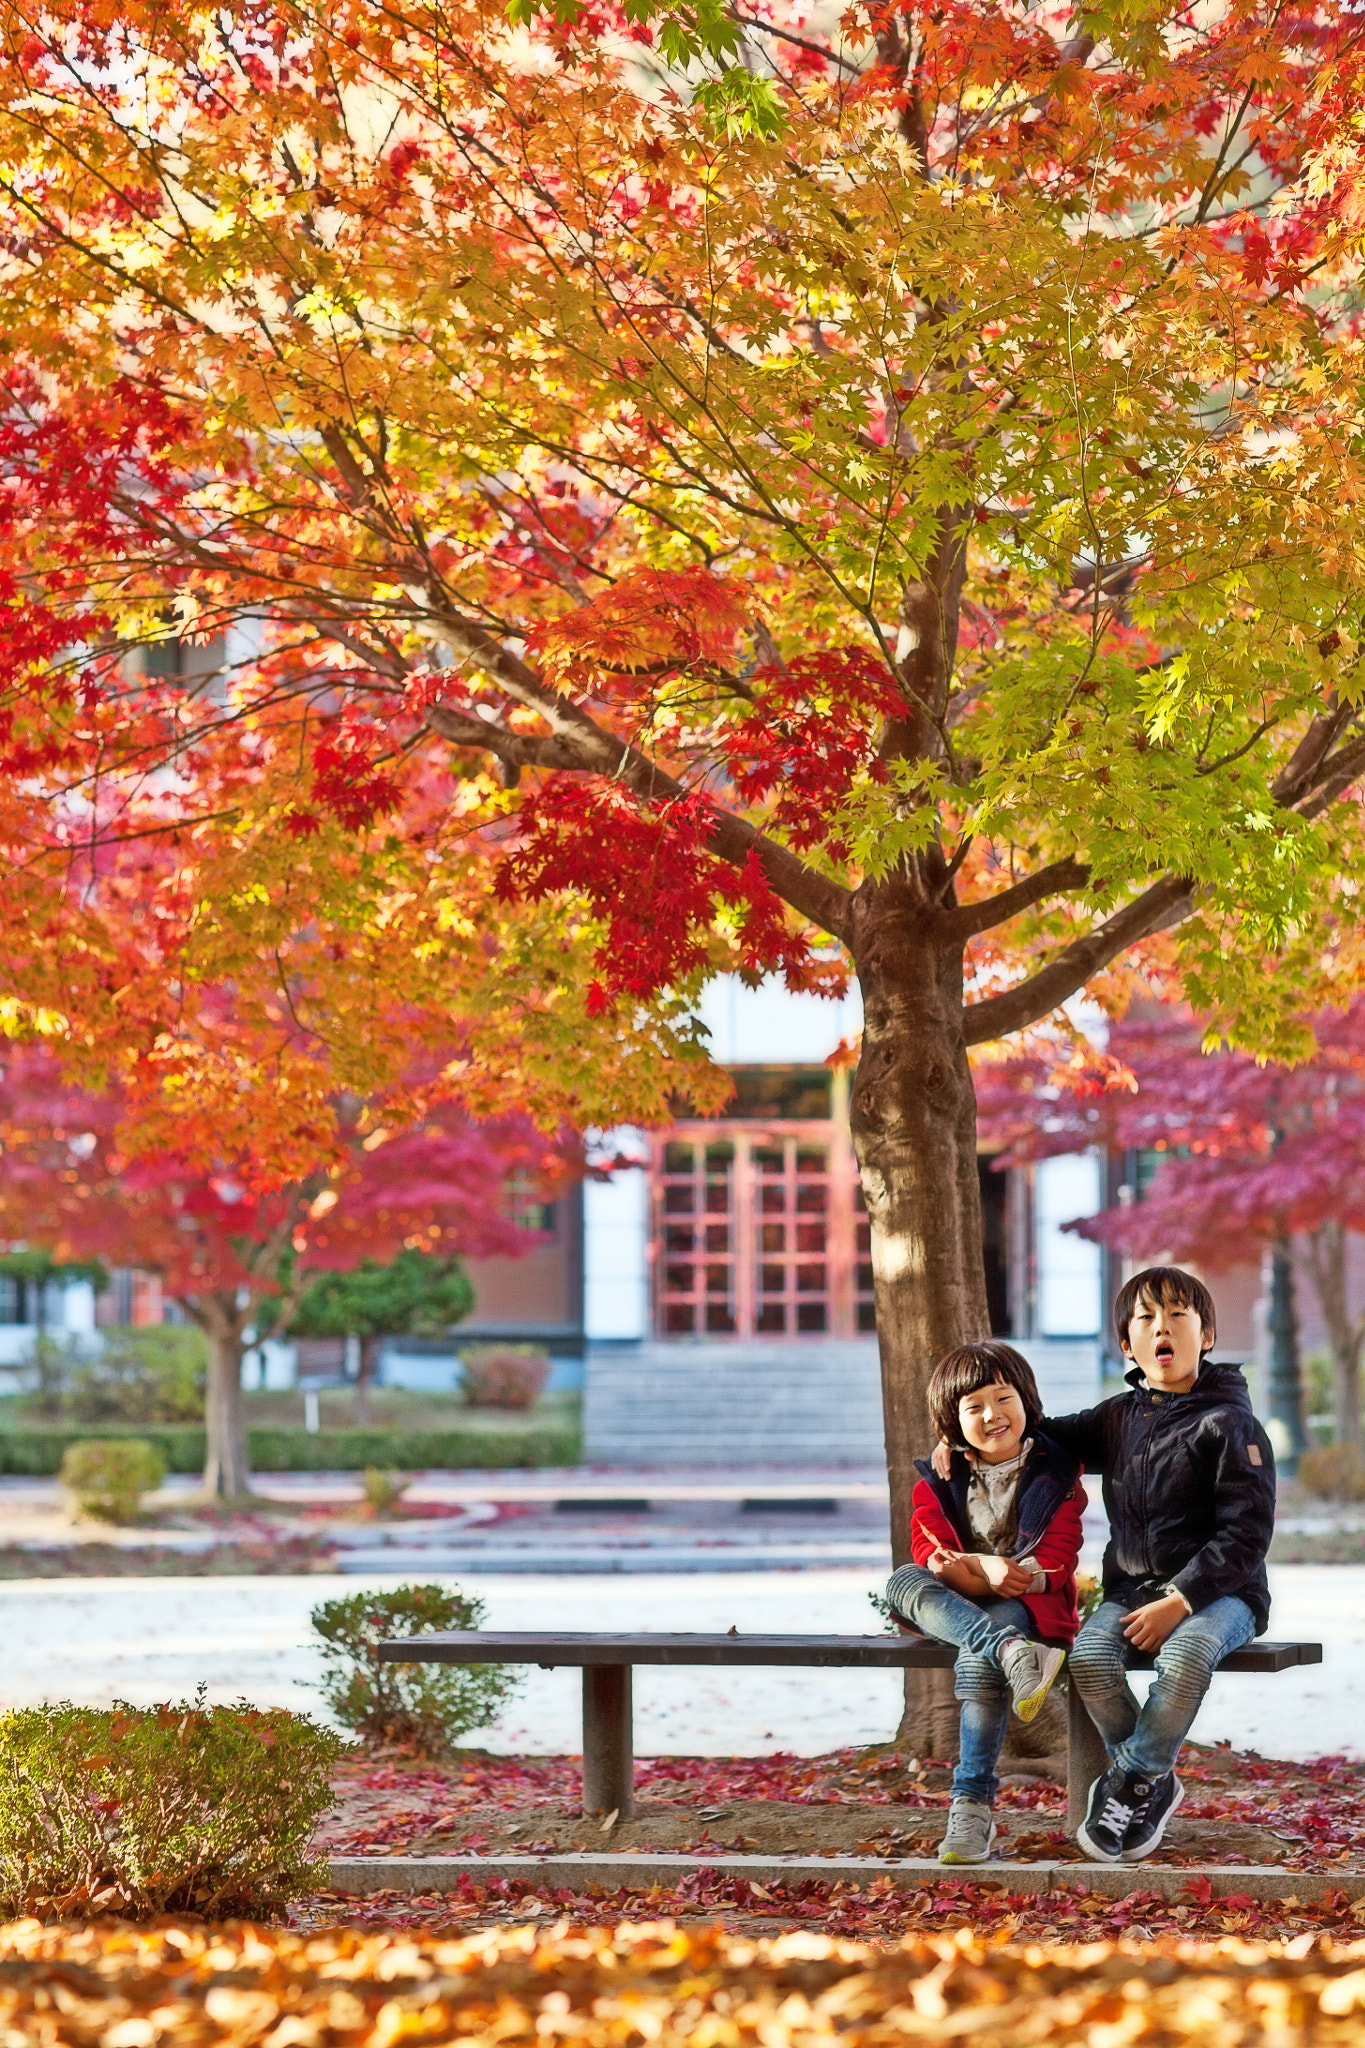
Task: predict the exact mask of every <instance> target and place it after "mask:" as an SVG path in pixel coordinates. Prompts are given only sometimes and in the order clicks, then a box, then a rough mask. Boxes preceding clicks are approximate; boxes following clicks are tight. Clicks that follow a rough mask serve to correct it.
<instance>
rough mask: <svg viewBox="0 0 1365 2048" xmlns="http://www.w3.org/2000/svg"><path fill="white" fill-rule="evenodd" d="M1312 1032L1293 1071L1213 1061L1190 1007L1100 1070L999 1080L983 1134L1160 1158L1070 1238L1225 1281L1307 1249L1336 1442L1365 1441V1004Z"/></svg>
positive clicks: (1232, 1058)
mask: <svg viewBox="0 0 1365 2048" xmlns="http://www.w3.org/2000/svg"><path fill="white" fill-rule="evenodd" d="M1312 1025H1313V1033H1314V1037H1315V1040H1316V1044H1317V1051H1316V1053H1315V1055H1314V1057H1313V1058H1312V1059H1311V1060H1308V1061H1306V1062H1305V1063H1304V1064H1302V1065H1300V1066H1293V1067H1289V1066H1283V1065H1280V1064H1277V1063H1276V1062H1274V1061H1266V1062H1264V1063H1258V1062H1257V1061H1255V1060H1253V1059H1249V1058H1248V1057H1246V1055H1244V1054H1241V1053H1234V1052H1218V1053H1206V1052H1204V1051H1202V1050H1201V1043H1200V1041H1201V1030H1200V1026H1199V1023H1198V1021H1197V1020H1196V1019H1195V1018H1193V1017H1192V1016H1191V1015H1190V1014H1189V1013H1188V1012H1187V1011H1165V1012H1162V1013H1160V1014H1158V1015H1155V1016H1151V1015H1148V1016H1143V1017H1132V1018H1129V1019H1128V1020H1127V1021H1126V1022H1124V1023H1123V1024H1120V1025H1119V1026H1117V1027H1116V1028H1115V1029H1114V1030H1113V1031H1112V1032H1111V1033H1110V1037H1109V1043H1108V1049H1107V1054H1106V1057H1105V1059H1104V1060H1103V1061H1101V1062H1092V1061H1088V1060H1085V1059H1084V1058H1082V1059H1079V1060H1077V1061H1076V1062H1075V1063H1074V1064H1071V1065H1067V1064H1065V1063H1060V1062H1059V1063H1058V1064H1056V1065H1050V1064H1049V1063H1048V1062H1047V1061H1046V1060H1044V1059H1041V1058H1039V1059H1032V1060H1010V1061H1006V1062H1003V1063H1002V1064H1001V1065H999V1066H997V1067H993V1068H989V1069H987V1070H986V1072H985V1074H984V1075H983V1076H982V1077H981V1079H980V1086H979V1091H978V1092H979V1096H980V1102H981V1124H980V1127H981V1131H982V1134H983V1136H985V1137H986V1138H987V1139H988V1140H990V1141H992V1142H995V1143H997V1144H1001V1145H1003V1146H1004V1147H1005V1148H1006V1151H1007V1156H1008V1157H1009V1158H1010V1159H1011V1160H1018V1161H1022V1160H1027V1159H1040V1158H1045V1157H1048V1156H1050V1155H1052V1154H1055V1153H1058V1152H1074V1151H1078V1150H1080V1149H1082V1148H1083V1147H1085V1146H1089V1145H1104V1146H1107V1147H1110V1148H1112V1149H1114V1150H1117V1151H1125V1152H1126V1151H1135V1150H1141V1149H1144V1148H1146V1149H1152V1150H1155V1151H1158V1152H1160V1153H1162V1154H1163V1155H1164V1156H1163V1158H1162V1162H1161V1164H1160V1166H1159V1167H1158V1169H1157V1173H1156V1176H1155V1178H1154V1179H1153V1181H1152V1183H1151V1186H1150V1187H1149V1188H1148V1189H1147V1190H1146V1192H1145V1194H1144V1196H1143V1199H1142V1200H1141V1201H1131V1200H1129V1201H1125V1202H1123V1203H1121V1204H1119V1205H1118V1206H1116V1207H1114V1208H1112V1209H1107V1210H1105V1211H1104V1212H1103V1213H1102V1214H1100V1215H1098V1216H1093V1217H1088V1218H1085V1219H1083V1220H1080V1219H1078V1220H1077V1222H1075V1223H1074V1224H1072V1225H1070V1226H1069V1227H1070V1228H1072V1229H1074V1230H1076V1231H1077V1232H1078V1233H1079V1235H1081V1236H1082V1237H1088V1238H1091V1239H1092V1240H1094V1241H1095V1242H1097V1243H1100V1244H1104V1245H1107V1246H1109V1247H1110V1249H1111V1250H1114V1251H1122V1252H1128V1253H1131V1254H1133V1255H1134V1256H1136V1257H1138V1258H1145V1259H1157V1258H1161V1257H1174V1258H1176V1259H1186V1260H1190V1261H1192V1262H1194V1263H1197V1264H1198V1265H1200V1266H1203V1267H1205V1268H1207V1269H1208V1270H1209V1271H1211V1272H1217V1271H1218V1270H1220V1268H1226V1267H1228V1266H1232V1265H1236V1264H1240V1263H1241V1262H1242V1261H1244V1260H1245V1259H1246V1258H1247V1256H1248V1253H1249V1251H1251V1250H1253V1249H1256V1248H1259V1247H1261V1246H1263V1245H1267V1244H1273V1245H1280V1246H1287V1245H1288V1244H1289V1242H1290V1240H1292V1239H1293V1238H1295V1237H1299V1238H1300V1239H1301V1241H1302V1244H1303V1256H1302V1263H1303V1266H1304V1269H1305V1270H1306V1272H1307V1274H1308V1276H1309V1278H1310V1280H1311V1281H1312V1284H1313V1288H1314V1291H1315V1292H1316V1294H1317V1297H1318V1301H1319V1303H1320V1304H1321V1308H1322V1317H1323V1322H1324V1325H1325V1327H1326V1329H1327V1333H1328V1337H1329V1340H1330V1342H1331V1346H1332V1364H1333V1379H1334V1408H1335V1427H1336V1435H1337V1438H1338V1440H1339V1441H1341V1442H1343V1443H1359V1442H1360V1438H1361V1416H1360V1369H1361V1353H1362V1349H1365V1309H1361V1310H1358V1311H1357V1312H1356V1313H1354V1314H1353V1313H1352V1311H1351V1306H1350V1302H1349V1298H1348V1291H1347V1274H1346V1233H1347V1231H1348V1230H1365V1003H1361V1002H1359V1001H1357V1002H1355V1003H1353V1004H1352V1005H1351V1006H1350V1008H1349V1009H1346V1010H1340V1011H1337V1010H1332V1011H1327V1012H1325V1013H1323V1014H1322V1015H1320V1016H1317V1017H1315V1018H1314V1019H1313V1020H1312Z"/></svg>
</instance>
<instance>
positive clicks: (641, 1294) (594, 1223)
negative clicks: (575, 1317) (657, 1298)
mask: <svg viewBox="0 0 1365 2048" xmlns="http://www.w3.org/2000/svg"><path fill="white" fill-rule="evenodd" d="M618 1153H620V1154H622V1155H623V1156H624V1157H625V1158H627V1159H638V1160H644V1159H645V1158H646V1157H647V1156H648V1146H647V1144H646V1141H645V1138H644V1134H643V1133H642V1132H640V1131H636V1130H631V1129H630V1128H628V1127H624V1126H623V1127H620V1128H618V1129H616V1130H612V1131H603V1132H600V1133H594V1134H592V1135H591V1137H590V1139H589V1157H590V1158H592V1159H601V1160H607V1159H611V1158H612V1157H614V1156H615V1155H616V1154H618ZM648 1242H649V1181H648V1177H647V1176H646V1174H645V1173H644V1172H643V1170H642V1168H641V1167H639V1166H623V1167H621V1168H619V1169H618V1170H617V1171H616V1172H615V1173H613V1174H612V1176H611V1178H610V1180H585V1181H584V1183H583V1328H584V1333H585V1335H586V1336H587V1338H588V1341H589V1342H590V1343H592V1342H594V1341H596V1342H598V1343H612V1342H615V1343H630V1342H638V1341H639V1340H640V1339H641V1338H642V1337H645V1336H647V1335H648V1333H649V1265H648V1259H647V1248H648Z"/></svg>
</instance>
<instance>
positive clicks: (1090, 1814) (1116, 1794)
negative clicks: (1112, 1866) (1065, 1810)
mask: <svg viewBox="0 0 1365 2048" xmlns="http://www.w3.org/2000/svg"><path fill="white" fill-rule="evenodd" d="M1151 1790H1152V1780H1151V1779H1150V1778H1144V1777H1143V1775H1142V1773H1141V1772H1140V1771H1125V1770H1124V1768H1123V1765H1122V1764H1110V1766H1109V1768H1108V1770H1107V1771H1106V1772H1105V1774H1104V1776H1103V1777H1102V1778H1096V1780H1095V1782H1094V1784H1093V1785H1092V1786H1091V1787H1090V1803H1089V1805H1088V1806H1087V1807H1086V1810H1085V1819H1084V1820H1083V1821H1082V1822H1081V1824H1080V1826H1079V1827H1078V1828H1077V1830H1076V1840H1077V1841H1078V1842H1079V1843H1080V1845H1081V1847H1082V1849H1084V1851H1085V1853H1086V1855H1087V1856H1088V1857H1089V1858H1090V1860H1091V1862H1092V1863H1118V1862H1121V1861H1122V1858H1123V1845H1124V1843H1125V1842H1126V1841H1127V1839H1128V1830H1129V1828H1130V1827H1131V1826H1132V1825H1133V1822H1134V1821H1135V1820H1136V1819H1137V1817H1138V1815H1139V1813H1141V1812H1142V1811H1144V1810H1145V1807H1146V1803H1147V1800H1148V1798H1149V1796H1150V1794H1151Z"/></svg>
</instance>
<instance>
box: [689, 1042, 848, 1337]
mask: <svg viewBox="0 0 1365 2048" xmlns="http://www.w3.org/2000/svg"><path fill="white" fill-rule="evenodd" d="M771 1071H776V1070H767V1069H765V1070H760V1078H762V1076H763V1075H764V1074H766V1073H769V1072H771ZM745 1078H747V1077H745ZM797 1078H798V1079H800V1080H801V1081H802V1082H803V1083H804V1082H811V1083H812V1086H811V1088H810V1089H809V1090H807V1091H806V1092H805V1096H804V1099H805V1100H806V1101H807V1102H808V1103H809V1104H811V1105H813V1106H818V1103H819V1100H820V1099H821V1096H823V1100H824V1102H825V1104H826V1105H828V1102H829V1088H828V1083H829V1079H830V1077H829V1076H828V1075H827V1074H822V1073H817V1074H815V1075H814V1076H810V1075H805V1076H798V1077H797ZM789 1079H790V1076H786V1075H784V1077H783V1080H784V1089H786V1092H785V1095H784V1101H785V1103H786V1104H787V1105H788V1106H790V1105H791V1104H792V1103H793V1102H794V1101H795V1102H798V1103H799V1102H800V1101H801V1100H802V1099H803V1095H802V1091H801V1090H799V1089H795V1088H787V1087H786V1083H787V1081H788V1080H789ZM816 1084H818V1086H817V1085H816ZM651 1164H652V1176H651V1177H652V1182H653V1201H654V1215H653V1268H654V1327H655V1329H656V1331H657V1333H658V1335H659V1336H660V1337H664V1338H669V1337H672V1338H681V1339H686V1338H689V1337H691V1338H697V1339H706V1338H716V1337H773V1338H784V1337H785V1338H791V1337H822V1336H852V1335H853V1334H854V1333H855V1331H856V1330H858V1329H860V1328H861V1329H870V1328H874V1327H875V1325H874V1324H873V1323H872V1322H871V1321H870V1320H867V1321H865V1320H863V1319H862V1318H861V1317H860V1315H859V1312H858V1308H857V1305H856V1301H855V1291H856V1290H855V1288H854V1285H853V1277H852V1274H853V1264H854V1247H855V1235H856V1229H855V1213H854V1203H855V1190H856V1186H857V1182H856V1175H855V1169H854V1164H853V1154H852V1150H851V1147H850V1145H849V1141H848V1128H847V1125H846V1124H845V1123H843V1122H836V1121H835V1120H833V1119H831V1118H828V1117H826V1118H824V1119H823V1120H820V1119H816V1118H811V1119H809V1120H806V1119H805V1118H797V1117H783V1118H777V1117H774V1118H771V1119H765V1120H764V1121H763V1122H761V1123H760V1122H759V1121H758V1120H757V1119H755V1121H754V1122H749V1121H747V1120H731V1119H729V1118H727V1119H726V1121H725V1122H724V1123H721V1124H716V1123H711V1122H705V1123H703V1122H701V1121H700V1120H698V1121H696V1122H688V1123H682V1124H678V1125H675V1126H674V1128H673V1130H672V1131H670V1132H667V1133H665V1134H663V1135H662V1136H660V1137H659V1138H657V1139H656V1140H655V1141H654V1148H653V1154H652V1161H651ZM869 1286H870V1276H869ZM868 1300H869V1310H870V1301H871V1296H870V1293H869V1297H868Z"/></svg>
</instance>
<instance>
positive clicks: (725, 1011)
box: [698, 974, 863, 1067]
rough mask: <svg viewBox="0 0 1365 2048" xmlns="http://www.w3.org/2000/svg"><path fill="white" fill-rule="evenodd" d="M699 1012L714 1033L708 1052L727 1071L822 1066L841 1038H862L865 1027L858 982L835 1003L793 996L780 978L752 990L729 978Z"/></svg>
mask: <svg viewBox="0 0 1365 2048" xmlns="http://www.w3.org/2000/svg"><path fill="white" fill-rule="evenodd" d="M698 1009H699V1014H700V1016H701V1020H702V1023H703V1024H704V1025H705V1026H706V1028H707V1030H708V1031H709V1032H710V1034H711V1037H710V1042H709V1044H708V1047H707V1050H708V1051H709V1052H710V1055H711V1057H712V1059H713V1060H715V1061H716V1063H717V1065H719V1066H722V1067H730V1066H750V1067H754V1066H767V1065H772V1066H779V1067H785V1066H819V1065H820V1063H821V1062H822V1061H823V1060H826V1059H828V1058H829V1055H830V1054H831V1053H832V1052H833V1051H834V1048H835V1047H836V1046H837V1045H838V1043H839V1041H840V1039H841V1038H842V1039H853V1038H856V1037H857V1035H858V1033H859V1032H860V1031H861V1030H862V1028H863V1003H862V996H861V993H860V992H859V989H858V985H857V983H856V982H850V984H849V990H848V994H847V995H846V996H844V997H843V998H842V999H841V1000H840V1001H838V1002H831V1001H830V1000H829V998H828V997H827V996H812V995H793V994H791V992H790V991H789V990H788V989H786V988H785V987H784V986H783V984H782V982H781V981H780V980H778V979H776V978H774V977H770V978H769V979H768V980H766V981H764V982H762V983H760V985H759V986H758V987H757V988H746V987H745V986H744V983H743V982H742V981H741V980H740V979H739V976H738V975H735V974H723V975H720V976H718V978H717V979H716V980H715V981H712V982H708V983H707V986H706V990H705V992H704V994H703V996H702V999H701V1002H700V1004H699V1006H698Z"/></svg>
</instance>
